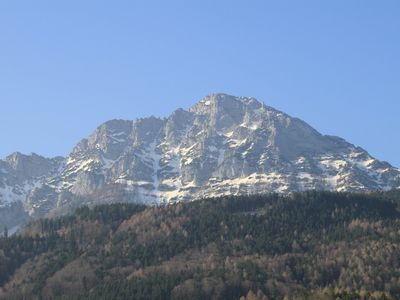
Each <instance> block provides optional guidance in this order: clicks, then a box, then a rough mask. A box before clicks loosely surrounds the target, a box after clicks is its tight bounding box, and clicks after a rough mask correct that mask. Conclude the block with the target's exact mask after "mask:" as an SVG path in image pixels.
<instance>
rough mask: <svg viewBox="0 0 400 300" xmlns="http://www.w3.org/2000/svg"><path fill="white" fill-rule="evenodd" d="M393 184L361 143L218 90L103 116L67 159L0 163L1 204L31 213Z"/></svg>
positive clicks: (394, 175)
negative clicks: (153, 111)
mask: <svg viewBox="0 0 400 300" xmlns="http://www.w3.org/2000/svg"><path fill="white" fill-rule="evenodd" d="M13 164H14V169H13V168H12V167H10V166H11V165H13ZM18 166H19V167H18ZM24 168H25V169H26V168H27V170H25V171H24ZM31 169H32V170H31ZM1 170H6V171H8V173H7V172H2V171H1ZM21 170H22V171H21ZM7 174H9V176H7ZM22 175H23V176H22ZM399 187H400V171H399V169H397V168H395V167H393V166H391V165H390V164H389V163H387V162H382V161H379V160H377V159H375V158H374V157H372V156H371V155H370V154H369V153H368V152H367V151H365V150H364V149H362V148H360V147H356V146H355V145H353V144H351V143H349V142H347V141H345V140H344V139H342V138H340V137H335V136H330V135H323V134H321V133H319V132H318V131H317V130H316V129H314V128H313V127H311V126H310V125H308V124H307V123H306V122H304V121H303V120H301V119H299V118H292V117H291V116H289V115H287V114H285V113H284V112H281V111H279V110H276V109H274V108H272V107H269V106H267V105H265V104H264V103H263V102H260V101H258V100H256V99H255V98H252V97H234V96H230V95H227V94H220V93H217V94H211V95H209V96H206V97H205V98H204V99H202V100H201V101H199V102H197V103H196V104H195V105H193V106H192V107H191V108H189V109H188V110H184V109H181V108H180V109H177V110H175V111H174V112H172V113H171V115H170V116H168V117H165V118H158V117H154V116H151V117H147V118H139V119H136V120H119V119H114V120H110V121H107V122H105V123H103V124H101V125H100V126H98V127H97V128H96V129H95V130H94V132H93V133H92V134H91V135H89V137H87V138H85V139H82V140H81V141H80V142H79V143H78V144H77V145H76V146H75V147H74V148H73V150H72V151H71V153H70V154H69V155H68V156H67V157H65V158H60V157H56V158H53V159H46V158H43V157H41V156H38V155H36V154H32V155H31V156H24V155H22V154H19V155H15V159H14V160H13V159H12V157H10V158H9V159H8V160H7V159H6V160H5V161H0V206H3V208H4V207H8V206H12V205H14V204H15V203H22V206H23V210H24V211H25V212H26V213H27V214H28V215H29V216H30V217H32V218H37V217H43V216H48V215H58V214H65V213H69V212H72V211H73V210H74V209H75V208H77V207H79V206H81V205H83V204H89V205H96V204H102V203H110V202H139V203H145V204H150V205H159V204H165V203H173V202H176V201H190V200H196V199H200V198H206V197H216V196H223V195H230V194H233V195H242V194H257V193H265V192H278V193H290V192H293V191H304V190H331V191H333V190H334V191H355V192H362V191H369V190H389V189H396V188H399ZM1 214H2V213H1V209H0V217H1ZM1 225H7V226H15V224H0V226H1Z"/></svg>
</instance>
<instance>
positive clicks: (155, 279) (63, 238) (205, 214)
mask: <svg viewBox="0 0 400 300" xmlns="http://www.w3.org/2000/svg"><path fill="white" fill-rule="evenodd" d="M399 204H400V191H395V192H394V191H391V192H377V193H369V194H365V193H364V194H354V193H331V192H313V191H311V192H304V193H294V194H291V195H290V196H284V195H277V194H273V195H252V196H235V197H234V196H225V197H222V198H218V199H206V200H199V201H192V202H188V203H177V204H175V205H168V206H162V207H147V206H144V205H138V204H132V203H130V204H127V203H124V204H121V203H120V204H110V205H102V206H96V207H95V208H93V209H89V208H88V207H82V208H79V209H77V210H76V212H75V214H73V215H71V216H65V217H62V218H55V219H41V220H38V221H35V222H33V223H32V224H30V225H29V226H28V227H26V228H25V229H24V230H23V232H21V234H20V235H17V236H12V237H8V238H0V299H7V300H13V299H15V300H16V299H32V300H35V299H77V300H78V299H81V300H83V299H93V300H95V299H96V300H103V299H104V300H108V299H121V300H122V299H136V300H142V299H143V300H147V299H165V300H168V299H173V300H184V299H194V300H195V299H210V300H213V299H215V300H223V299H240V300H242V299H243V300H244V299H246V300H250V299H257V300H266V299H293V300H304V299H321V300H322V299H326V300H328V299H332V300H335V299H371V300H373V299H387V300H389V299H390V300H394V299H400V273H399V269H400V211H399V209H398V208H399ZM246 295H247V297H246ZM255 295H257V297H256V296H255Z"/></svg>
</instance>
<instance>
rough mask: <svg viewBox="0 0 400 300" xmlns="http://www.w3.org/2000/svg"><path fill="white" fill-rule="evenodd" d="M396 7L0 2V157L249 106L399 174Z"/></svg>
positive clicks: (364, 1) (399, 28) (49, 152)
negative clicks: (175, 115) (297, 123)
mask: <svg viewBox="0 0 400 300" xmlns="http://www.w3.org/2000/svg"><path fill="white" fill-rule="evenodd" d="M399 16H400V1H398V0H394V1H390V0H382V1H368V0H358V1H357V0H335V1H321V0H319V1H307V0H304V1H297V0H293V1H284V0H283V1H267V0H260V1H256V0H254V1H252V0H249V1H243V0H240V1H235V0H229V1H223V0H218V1H217V0H213V1H209V0H201V1H188V0H185V1H173V0H169V1H164V0H163V1H161V0H160V1H149V0H146V1H144V0H143V1H133V0H132V1H118V0H116V1H98V0H96V1H94V0H93V1H88V0H85V1H81V0H79V1H72V0H68V1H53V0H52V1H50V0H49V1H40V0H35V1H30V0H26V1H19V0H15V1H11V0H10V1H7V0H5V1H0V111H1V113H0V140H1V146H0V157H4V156H6V155H7V154H9V153H11V152H13V151H21V152H25V153H30V152H36V153H39V154H42V155H46V156H54V155H66V154H67V153H69V151H70V150H71V149H72V147H73V146H74V145H75V144H76V143H77V142H78V141H79V140H80V139H81V138H84V137H86V136H88V135H89V134H90V133H91V132H92V131H93V130H94V129H95V128H96V127H97V126H98V125H99V124H100V123H102V122H104V121H106V120H108V119H113V118H123V119H134V118H137V117H144V116H148V115H156V116H167V115H169V113H171V112H172V111H173V110H174V109H176V108H178V107H183V108H188V107H190V106H191V105H192V104H194V103H195V102H196V101H198V100H200V99H201V98H202V97H204V96H205V95H207V94H209V93H212V92H225V93H229V94H233V95H238V96H254V97H256V98H258V99H260V100H263V101H264V102H265V103H266V104H267V105H270V106H273V107H275V108H277V109H280V110H283V111H285V112H286V113H289V114H290V115H293V116H296V117H300V118H302V119H303V120H305V121H306V122H308V123H309V124H311V125H312V126H314V127H315V128H316V129H317V130H319V131H320V132H322V133H324V134H333V135H338V136H341V137H344V138H345V139H347V140H348V141H350V142H352V143H354V144H356V145H359V146H362V147H364V148H365V149H367V150H368V151H369V152H370V153H371V154H373V155H374V156H376V157H377V158H379V159H382V160H387V161H389V162H391V163H392V164H394V165H396V166H399V167H400V151H399V147H400V139H399V132H400V118H399V115H400V17H399Z"/></svg>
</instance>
